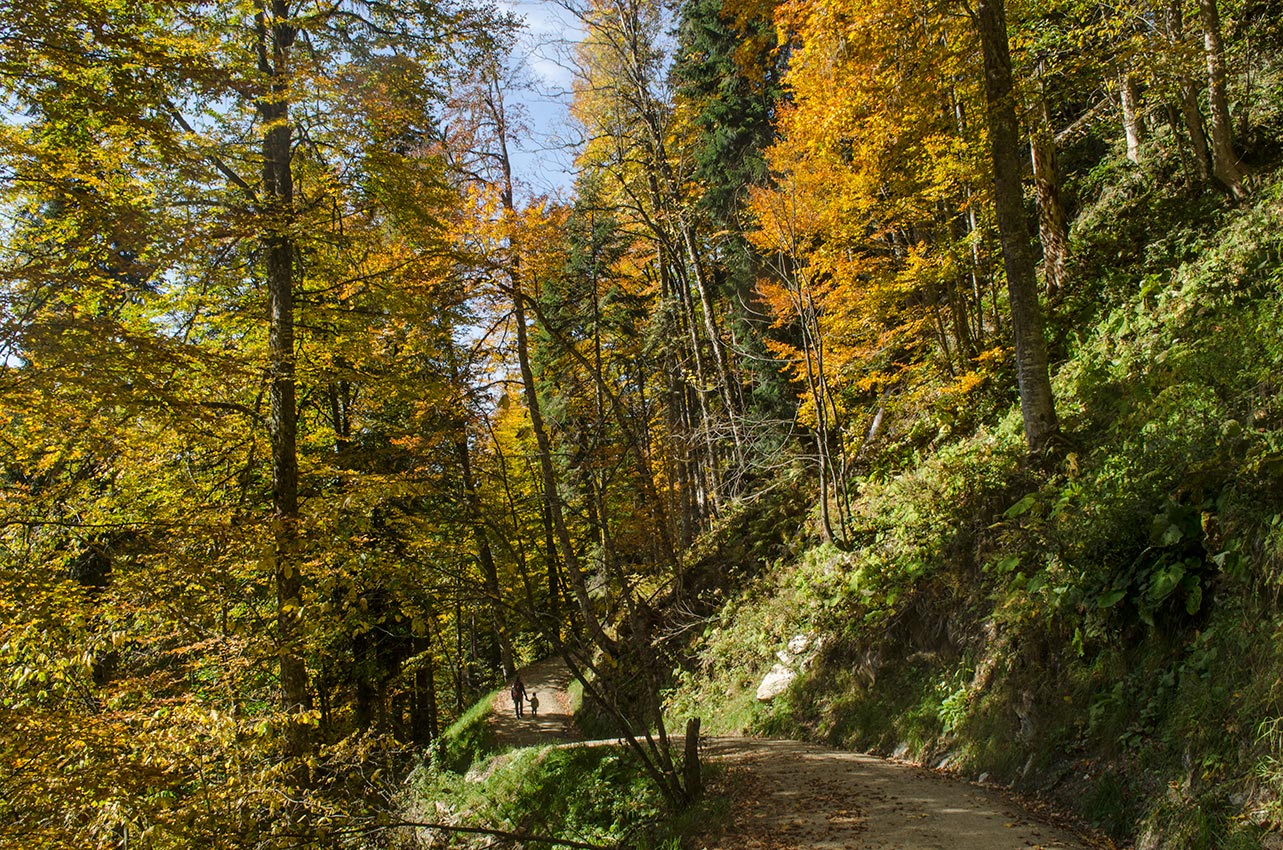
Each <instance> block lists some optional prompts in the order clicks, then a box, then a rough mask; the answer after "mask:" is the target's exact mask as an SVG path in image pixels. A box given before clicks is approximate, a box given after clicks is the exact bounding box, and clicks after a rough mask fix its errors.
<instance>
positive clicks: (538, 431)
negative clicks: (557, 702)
mask: <svg viewBox="0 0 1283 850" xmlns="http://www.w3.org/2000/svg"><path fill="white" fill-rule="evenodd" d="M514 262H515V261H514ZM512 277H513V293H512V302H513V323H514V324H515V325H516V336H517V360H518V365H519V366H520V369H521V382H522V386H523V388H524V390H525V397H526V410H527V412H528V413H529V414H530V429H531V430H532V431H533V432H534V435H535V443H536V445H537V446H538V448H539V469H540V473H541V475H542V478H543V487H544V503H545V504H546V505H547V508H548V516H549V519H550V520H551V522H552V530H553V533H554V534H555V535H556V542H557V548H558V550H560V552H561V560H562V563H564V564H565V565H566V574H567V576H568V577H569V578H570V588H571V590H572V591H573V592H574V594H575V601H576V602H578V603H579V611H580V613H581V614H582V615H583V618H584V625H585V627H586V628H587V629H588V634H589V636H590V637H591V638H592V639H593V641H594V642H595V643H596V644H597V646H599V647H601V648H602V649H605V650H607V651H609V650H610V648H611V647H613V646H614V642H613V641H612V640H611V639H610V638H609V637H607V635H606V633H605V631H604V630H603V629H602V626H601V621H600V620H599V619H598V617H597V613H596V611H594V610H593V605H592V599H591V598H590V597H589V595H588V584H587V582H585V580H584V574H583V569H582V568H581V567H580V564H579V555H578V553H576V552H575V547H574V544H573V543H572V542H571V540H570V530H569V529H568V528H567V526H566V518H565V514H564V512H563V511H562V507H561V495H560V493H559V492H558V490H557V472H556V469H555V468H554V466H553V462H552V442H551V441H550V440H549V439H548V429H547V428H545V427H544V421H543V411H542V410H541V408H540V404H539V393H538V387H537V386H536V385H535V374H534V370H533V369H532V368H531V366H530V345H529V341H528V338H527V333H526V308H525V295H524V294H523V293H522V291H521V284H520V282H519V278H518V275H517V272H515V271H514V272H513V273H512Z"/></svg>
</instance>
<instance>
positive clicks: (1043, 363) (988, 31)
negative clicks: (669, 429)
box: [976, 0, 1059, 453]
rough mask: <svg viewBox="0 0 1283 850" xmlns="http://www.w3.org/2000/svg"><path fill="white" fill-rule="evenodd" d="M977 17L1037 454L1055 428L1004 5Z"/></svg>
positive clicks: (1020, 368) (1027, 415)
mask: <svg viewBox="0 0 1283 850" xmlns="http://www.w3.org/2000/svg"><path fill="white" fill-rule="evenodd" d="M976 13H977V19H978V20H977V22H978V25H979V31H980V44H981V48H982V49H983V51H984V65H985V96H986V101H987V103H988V112H989V144H990V154H991V156H992V158H993V172H994V205H995V209H996V212H997V218H998V232H999V234H1000V236H1001V238H1002V254H1003V265H1004V267H1005V268H1006V271H1007V292H1008V296H1009V298H1010V300H1011V323H1012V330H1013V334H1014V337H1015V348H1016V377H1017V380H1018V382H1019V385H1020V412H1021V415H1022V416H1023V418H1024V425H1025V439H1026V441H1027V442H1028V445H1029V449H1030V451H1031V452H1034V453H1042V452H1043V451H1044V450H1045V449H1046V448H1047V447H1048V444H1049V442H1050V441H1051V439H1052V438H1053V437H1054V436H1055V435H1056V434H1057V432H1058V430H1059V423H1058V422H1057V420H1056V409H1055V404H1054V400H1053V398H1052V394H1051V379H1050V372H1049V368H1048V363H1047V340H1046V338H1045V337H1044V335H1043V317H1042V308H1041V306H1040V305H1039V303H1038V285H1037V277H1036V275H1035V273H1034V258H1033V250H1032V248H1031V245H1030V239H1029V229H1028V227H1027V225H1026V224H1025V210H1024V204H1023V202H1022V194H1023V193H1022V190H1021V185H1020V174H1021V170H1022V169H1021V162H1020V127H1019V124H1018V122H1017V119H1016V104H1015V96H1014V89H1013V86H1012V80H1011V53H1010V46H1009V45H1008V42H1007V21H1006V11H1005V10H1004V8H1003V0H980V3H979V4H978V6H977V9H976Z"/></svg>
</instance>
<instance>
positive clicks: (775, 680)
mask: <svg viewBox="0 0 1283 850" xmlns="http://www.w3.org/2000/svg"><path fill="white" fill-rule="evenodd" d="M795 678H797V673H796V672H795V671H793V670H790V669H789V668H788V667H785V666H784V665H783V664H776V665H775V666H774V667H772V668H771V672H769V673H767V674H766V677H765V678H763V679H762V684H760V685H758V686H757V699H758V700H759V701H760V702H770V701H771V700H773V699H775V698H776V697H777V696H779V695H780V694H782V693H784V692H785V691H786V690H788V687H789V685H790V684H792V682H793V680H794V679H795Z"/></svg>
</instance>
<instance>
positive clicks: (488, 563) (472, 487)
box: [455, 435, 517, 679]
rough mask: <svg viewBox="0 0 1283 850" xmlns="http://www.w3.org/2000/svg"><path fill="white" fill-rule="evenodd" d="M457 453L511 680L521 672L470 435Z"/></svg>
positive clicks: (493, 617)
mask: <svg viewBox="0 0 1283 850" xmlns="http://www.w3.org/2000/svg"><path fill="white" fill-rule="evenodd" d="M455 453H456V454H457V455H458V457H459V473H460V474H461V475H462V476H463V500H464V503H465V505H466V506H467V509H468V521H469V523H470V524H471V525H472V538H473V542H474V543H475V544H476V547H477V562H478V563H479V564H480V565H481V578H482V581H484V582H485V587H486V596H487V597H488V599H487V601H488V603H489V607H490V616H491V621H492V623H493V625H494V634H495V640H497V641H498V642H499V666H500V667H502V668H503V677H504V678H505V679H510V678H512V676H513V674H515V673H516V672H517V668H516V665H515V664H514V663H513V658H512V641H511V639H510V638H509V637H508V623H507V618H506V617H504V615H503V600H502V596H501V594H500V591H499V569H498V567H496V566H495V560H494V552H492V551H491V549H490V538H489V537H488V536H487V535H486V525H485V521H484V520H483V519H482V513H481V497H480V496H479V495H478V494H477V484H476V481H474V480H473V478H472V455H471V450H470V449H469V446H468V438H467V436H466V435H465V436H463V437H462V438H461V439H460V440H459V441H458V442H457V443H455Z"/></svg>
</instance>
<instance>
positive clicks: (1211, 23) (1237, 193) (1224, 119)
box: [1198, 0, 1248, 203]
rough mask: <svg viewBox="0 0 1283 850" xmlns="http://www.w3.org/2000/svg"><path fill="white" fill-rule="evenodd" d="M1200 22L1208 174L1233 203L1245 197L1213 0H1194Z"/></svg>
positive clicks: (1245, 192) (1219, 20)
mask: <svg viewBox="0 0 1283 850" xmlns="http://www.w3.org/2000/svg"><path fill="white" fill-rule="evenodd" d="M1198 10H1199V16H1200V18H1201V19H1202V24H1203V52H1204V54H1205V55H1206V58H1207V105H1208V113H1209V114H1210V117H1211V121H1210V124H1211V128H1212V173H1213V175H1215V177H1216V179H1217V180H1218V181H1219V182H1220V183H1221V184H1222V185H1223V186H1224V187H1225V189H1226V191H1228V192H1229V194H1230V197H1231V198H1233V199H1234V201H1235V202H1236V203H1237V202H1239V201H1244V200H1247V196H1248V192H1247V189H1246V188H1245V187H1244V186H1243V172H1242V170H1241V169H1240V168H1239V165H1238V155H1237V154H1236V153H1234V138H1233V133H1234V131H1233V125H1232V123H1231V121H1230V108H1229V100H1228V96H1227V95H1226V92H1225V51H1224V48H1223V47H1222V46H1221V18H1220V14H1219V12H1218V11H1217V8H1216V0H1198Z"/></svg>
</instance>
